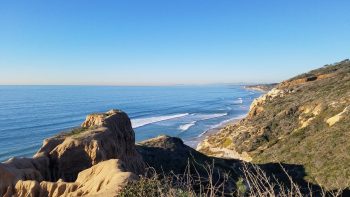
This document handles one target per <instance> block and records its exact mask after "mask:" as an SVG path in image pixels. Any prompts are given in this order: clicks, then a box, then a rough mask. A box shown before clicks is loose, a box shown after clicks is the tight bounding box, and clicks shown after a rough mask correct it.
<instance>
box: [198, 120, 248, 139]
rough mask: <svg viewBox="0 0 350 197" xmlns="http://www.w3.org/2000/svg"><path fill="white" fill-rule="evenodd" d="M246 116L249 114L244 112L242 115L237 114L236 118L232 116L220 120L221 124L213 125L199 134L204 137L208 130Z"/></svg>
mask: <svg viewBox="0 0 350 197" xmlns="http://www.w3.org/2000/svg"><path fill="white" fill-rule="evenodd" d="M246 116H247V114H242V115H239V116H236V117H234V118H230V119H227V120H224V121H222V122H220V123H219V124H216V125H213V126H211V127H210V128H209V129H207V130H205V131H203V132H202V133H201V134H199V135H198V137H202V136H203V135H204V134H206V133H207V132H208V131H210V130H212V129H217V128H220V127H222V126H224V125H226V124H227V123H229V122H231V121H234V120H240V119H243V118H245V117H246Z"/></svg>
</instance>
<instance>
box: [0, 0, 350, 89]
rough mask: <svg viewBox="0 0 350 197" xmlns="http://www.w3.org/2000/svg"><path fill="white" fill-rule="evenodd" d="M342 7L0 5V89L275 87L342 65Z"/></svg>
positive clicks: (318, 2) (348, 22) (171, 0)
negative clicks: (250, 84) (325, 67)
mask: <svg viewBox="0 0 350 197" xmlns="http://www.w3.org/2000/svg"><path fill="white" fill-rule="evenodd" d="M349 7H350V1H348V0H344V1H341V0H339V1H322V0H309V1H299V0H293V1H285V0H278V1H277V0H274V1H272V0H271V1H262V0H260V1H253V0H252V1H247V0H241V1H238V0H237V1H236V0H157V1H156V0H147V1H146V0H139V1H136V0H125V1H117V0H115V1H103V0H100V1H92V0H91V1H88V0H66V1H64V0H60V1H58V0H56V1H39V0H33V1H29V0H26V1H25V0H23V1H13V0H5V1H4V0H0V84H85V85H89V84H93V85H168V84H206V83H236V82H278V81H281V80H283V79H287V78H289V77H292V76H294V75H296V74H299V73H302V72H305V71H308V70H310V69H313V68H317V67H320V66H322V65H324V64H327V63H333V62H337V61H340V60H343V59H345V58H349V56H350V55H349V51H350V50H349V47H350V38H349V37H350V33H349V32H350V14H349Z"/></svg>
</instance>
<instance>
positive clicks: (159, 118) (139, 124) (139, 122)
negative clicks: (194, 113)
mask: <svg viewBox="0 0 350 197" xmlns="http://www.w3.org/2000/svg"><path fill="white" fill-rule="evenodd" d="M188 114H189V113H183V114H174V115H166V116H156V117H149V118H139V119H131V124H132V127H133V128H138V127H142V126H145V125H148V124H152V123H156V122H161V121H165V120H171V119H175V118H180V117H184V116H187V115H188Z"/></svg>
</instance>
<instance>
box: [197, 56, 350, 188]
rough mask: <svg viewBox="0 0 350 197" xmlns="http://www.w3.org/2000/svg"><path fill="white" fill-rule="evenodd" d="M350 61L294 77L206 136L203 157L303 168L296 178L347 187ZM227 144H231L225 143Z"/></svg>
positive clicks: (348, 167)
mask: <svg viewBox="0 0 350 197" xmlns="http://www.w3.org/2000/svg"><path fill="white" fill-rule="evenodd" d="M349 113H350V61H349V60H344V61H342V62H339V63H336V64H332V65H326V66H324V67H322V68H319V69H316V70H313V71H310V72H308V73H305V74H302V75H299V76H296V77H294V78H291V79H289V80H287V81H284V82H282V83H280V84H279V85H277V87H276V88H274V89H273V90H271V91H269V92H268V93H267V94H265V95H263V96H261V97H260V98H258V99H257V100H255V101H254V102H253V104H252V106H251V109H250V112H249V114H248V116H247V117H246V118H244V119H243V120H241V121H240V122H239V123H237V124H235V125H230V126H227V127H226V128H224V129H222V130H221V131H220V132H219V133H218V134H214V135H212V136H210V137H208V138H207V139H206V140H205V141H204V142H203V143H201V144H200V145H199V147H198V149H199V150H200V151H202V152H203V153H206V154H209V155H214V156H224V157H231V158H239V159H243V160H246V161H253V162H254V163H258V164H264V163H269V162H274V163H276V162H277V163H279V162H281V163H287V164H295V165H302V166H303V167H304V168H305V176H304V175H302V174H303V173H301V176H300V178H304V179H305V180H307V181H309V182H311V183H314V184H318V185H321V186H323V187H326V188H327V189H339V188H346V187H349V186H350V182H349V180H350V166H349V163H350V143H349V136H350V116H349ZM227 142H232V143H227Z"/></svg>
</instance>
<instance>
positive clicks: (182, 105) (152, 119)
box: [0, 85, 261, 161]
mask: <svg viewBox="0 0 350 197" xmlns="http://www.w3.org/2000/svg"><path fill="white" fill-rule="evenodd" d="M260 95H261V93H260V92H257V91H252V90H246V89H244V88H243V87H241V86H235V85H206V86H204V85H203V86H180V85H179V86H159V87H155V86H150V87H136V86H135V87H124V86H0V161H4V160H6V159H8V158H9V157H14V156H27V157H31V156H33V154H35V152H36V151H37V150H38V148H40V147H41V145H42V142H43V140H44V139H45V138H48V137H50V136H53V135H56V134H58V133H60V132H62V131H67V130H69V129H71V128H74V127H77V126H79V125H80V124H81V123H82V122H83V121H84V120H85V117H86V115H88V114H90V113H95V112H106V111H108V110H110V109H121V110H123V111H125V112H126V113H127V114H128V115H129V117H130V119H131V122H132V125H133V128H134V130H135V136H136V142H139V141H142V140H145V139H149V138H152V137H156V136H158V135H161V134H165V135H170V136H176V137H180V138H182V139H183V140H184V142H185V143H186V144H188V145H192V146H193V144H195V142H197V141H198V139H199V138H200V137H201V136H202V135H204V134H205V132H207V131H208V130H210V129H213V128H216V127H219V126H221V125H223V124H225V123H227V122H228V121H231V120H234V119H240V118H242V117H244V116H245V115H246V114H247V112H248V110H249V106H250V104H251V102H252V101H253V100H254V99H255V98H257V97H258V96H260Z"/></svg>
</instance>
